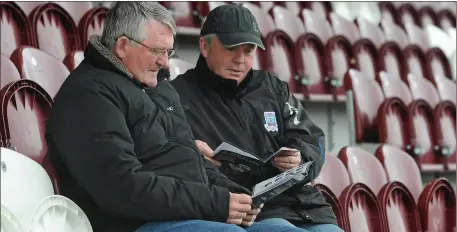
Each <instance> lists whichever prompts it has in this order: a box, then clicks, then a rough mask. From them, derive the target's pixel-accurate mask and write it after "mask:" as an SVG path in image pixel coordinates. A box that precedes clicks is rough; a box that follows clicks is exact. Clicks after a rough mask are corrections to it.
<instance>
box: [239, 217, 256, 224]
mask: <svg viewBox="0 0 457 232" xmlns="http://www.w3.org/2000/svg"><path fill="white" fill-rule="evenodd" d="M256 217H257V215H246V217H244V218H243V220H242V221H241V225H243V226H251V225H252V224H253V223H254V221H255V219H256Z"/></svg>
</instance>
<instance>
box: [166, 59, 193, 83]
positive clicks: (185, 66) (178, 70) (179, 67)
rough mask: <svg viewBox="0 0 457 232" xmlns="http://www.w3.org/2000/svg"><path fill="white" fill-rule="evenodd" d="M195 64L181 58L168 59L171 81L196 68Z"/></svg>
mask: <svg viewBox="0 0 457 232" xmlns="http://www.w3.org/2000/svg"><path fill="white" fill-rule="evenodd" d="M194 66H195V65H192V64H191V63H189V62H187V61H185V60H181V59H179V58H170V60H169V61H168V67H169V69H170V81H171V80H173V79H175V78H176V77H177V76H179V75H181V74H183V73H185V72H186V71H187V70H189V69H191V68H194Z"/></svg>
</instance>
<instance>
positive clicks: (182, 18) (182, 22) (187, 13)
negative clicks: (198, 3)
mask: <svg viewBox="0 0 457 232" xmlns="http://www.w3.org/2000/svg"><path fill="white" fill-rule="evenodd" d="M160 3H161V4H162V5H163V6H164V7H165V8H167V9H168V10H169V11H170V12H171V13H172V14H173V17H174V18H175V21H176V26H178V27H191V28H193V27H196V28H198V27H200V26H201V25H200V23H201V22H199V17H198V13H197V12H196V11H195V9H194V8H193V2H160Z"/></svg>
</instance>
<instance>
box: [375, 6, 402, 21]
mask: <svg viewBox="0 0 457 232" xmlns="http://www.w3.org/2000/svg"><path fill="white" fill-rule="evenodd" d="M393 3H394V2H387V1H386V2H383V1H380V2H379V9H380V10H381V14H382V19H381V21H383V20H386V21H389V22H393V23H395V24H398V13H397V8H396V7H395V5H394V4H393Z"/></svg>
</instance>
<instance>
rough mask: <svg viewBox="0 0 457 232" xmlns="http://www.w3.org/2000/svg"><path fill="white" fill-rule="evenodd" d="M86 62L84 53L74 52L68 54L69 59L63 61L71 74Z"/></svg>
mask: <svg viewBox="0 0 457 232" xmlns="http://www.w3.org/2000/svg"><path fill="white" fill-rule="evenodd" d="M83 60H84V51H81V50H78V51H72V52H71V53H70V54H68V56H67V57H65V59H64V60H63V63H64V64H65V66H67V68H68V70H69V71H70V72H71V71H73V69H75V68H76V67H78V65H79V64H80V63H81V62H82V61H83Z"/></svg>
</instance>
